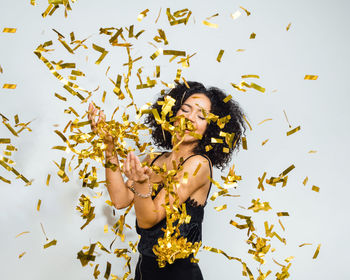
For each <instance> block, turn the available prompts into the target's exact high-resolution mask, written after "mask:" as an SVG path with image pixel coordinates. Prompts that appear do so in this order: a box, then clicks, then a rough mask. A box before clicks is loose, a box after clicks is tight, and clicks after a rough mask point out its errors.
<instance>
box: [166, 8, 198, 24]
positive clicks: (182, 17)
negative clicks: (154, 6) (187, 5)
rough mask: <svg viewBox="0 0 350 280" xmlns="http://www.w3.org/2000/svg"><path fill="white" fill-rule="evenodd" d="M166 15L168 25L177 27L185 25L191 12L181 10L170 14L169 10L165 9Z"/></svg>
mask: <svg viewBox="0 0 350 280" xmlns="http://www.w3.org/2000/svg"><path fill="white" fill-rule="evenodd" d="M166 15H167V16H168V21H169V23H170V25H177V24H181V23H183V24H184V25H186V24H187V22H188V20H189V18H190V16H191V15H192V12H191V11H190V10H188V9H182V10H178V11H176V12H174V13H173V14H171V12H170V8H167V9H166Z"/></svg>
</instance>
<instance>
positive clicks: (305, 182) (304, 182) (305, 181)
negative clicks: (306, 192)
mask: <svg viewBox="0 0 350 280" xmlns="http://www.w3.org/2000/svg"><path fill="white" fill-rule="evenodd" d="M308 180H309V177H307V176H306V177H305V179H304V181H303V185H304V186H306V184H307V181H308Z"/></svg>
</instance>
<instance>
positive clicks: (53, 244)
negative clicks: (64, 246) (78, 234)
mask: <svg viewBox="0 0 350 280" xmlns="http://www.w3.org/2000/svg"><path fill="white" fill-rule="evenodd" d="M56 244H57V240H56V239H54V240H52V241H50V242H48V243H46V244H45V245H44V249H46V248H49V247H50V246H55V245H56Z"/></svg>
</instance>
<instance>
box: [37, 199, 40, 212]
mask: <svg viewBox="0 0 350 280" xmlns="http://www.w3.org/2000/svg"><path fill="white" fill-rule="evenodd" d="M40 206H41V199H39V200H38V204H37V206H36V210H37V211H40Z"/></svg>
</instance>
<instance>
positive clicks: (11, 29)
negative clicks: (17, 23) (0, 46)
mask: <svg viewBox="0 0 350 280" xmlns="http://www.w3.org/2000/svg"><path fill="white" fill-rule="evenodd" d="M16 31H17V28H10V27H5V28H4V29H3V30H2V32H3V33H16Z"/></svg>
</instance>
